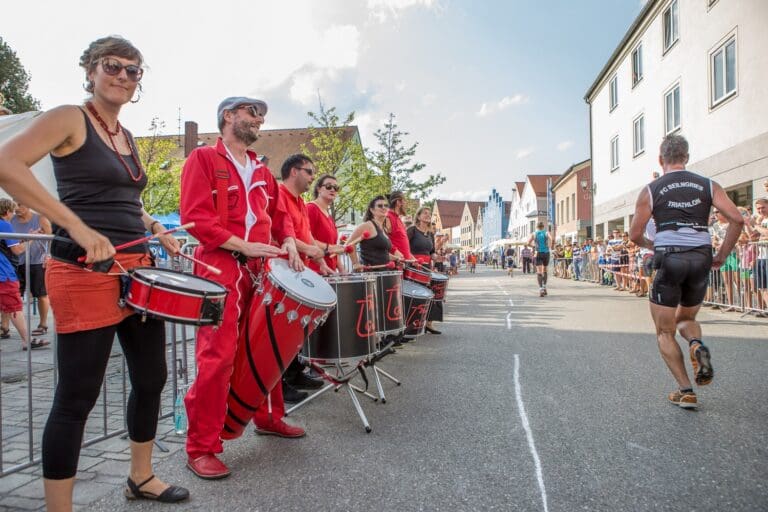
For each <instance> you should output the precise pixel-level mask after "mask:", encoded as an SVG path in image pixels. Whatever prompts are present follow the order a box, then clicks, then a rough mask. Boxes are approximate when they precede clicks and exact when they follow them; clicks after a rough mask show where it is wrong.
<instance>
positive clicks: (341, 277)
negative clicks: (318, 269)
mask: <svg viewBox="0 0 768 512" xmlns="http://www.w3.org/2000/svg"><path fill="white" fill-rule="evenodd" d="M349 278H354V279H349ZM323 279H325V281H326V282H327V283H339V282H341V283H344V282H349V283H375V282H376V276H374V275H373V274H372V273H370V272H367V273H366V272H357V273H352V274H338V275H331V276H323Z"/></svg>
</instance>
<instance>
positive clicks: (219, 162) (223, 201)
mask: <svg viewBox="0 0 768 512" xmlns="http://www.w3.org/2000/svg"><path fill="white" fill-rule="evenodd" d="M214 172H215V174H216V211H217V212H218V214H219V219H221V224H222V225H223V226H225V227H226V225H227V221H228V220H229V212H228V210H227V208H228V204H227V191H228V189H229V170H228V169H227V159H226V158H224V157H223V156H222V155H220V154H219V153H216V170H215V171H214Z"/></svg>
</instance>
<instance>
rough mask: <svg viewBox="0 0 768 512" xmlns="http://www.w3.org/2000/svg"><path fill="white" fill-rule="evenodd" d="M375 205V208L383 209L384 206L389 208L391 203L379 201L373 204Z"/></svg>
mask: <svg viewBox="0 0 768 512" xmlns="http://www.w3.org/2000/svg"><path fill="white" fill-rule="evenodd" d="M373 207H374V208H381V209H382V210H383V209H384V208H389V205H388V204H387V203H379V204H375V205H373Z"/></svg>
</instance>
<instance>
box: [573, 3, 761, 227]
mask: <svg viewBox="0 0 768 512" xmlns="http://www.w3.org/2000/svg"><path fill="white" fill-rule="evenodd" d="M766 92H768V1H766V0H649V1H648V2H647V4H646V5H645V7H644V8H643V9H642V11H641V12H640V14H639V15H638V17H637V19H635V21H634V23H633V24H632V26H631V27H630V28H629V30H628V32H627V33H626V35H625V36H624V39H622V41H621V42H620V43H619V46H618V47H617V48H616V50H615V51H614V53H613V55H612V56H611V58H610V59H609V61H608V63H607V64H606V65H605V67H604V68H603V69H602V71H601V72H600V74H599V75H598V76H597V78H596V79H595V82H594V83H593V84H592V86H591V87H590V89H589V90H588V91H587V94H586V96H585V98H584V99H585V100H586V101H587V103H588V104H589V107H590V128H591V153H592V169H593V173H594V174H593V180H594V219H595V220H594V222H595V225H596V232H595V234H596V235H597V236H605V235H606V233H607V232H608V231H609V230H611V229H614V228H619V229H625V230H626V229H628V227H629V223H630V220H631V215H632V213H633V212H634V204H635V200H636V198H637V194H638V193H639V190H640V188H641V187H642V186H643V185H645V184H646V183H648V182H649V181H650V180H651V179H652V173H653V172H654V171H660V168H659V163H658V148H659V144H660V142H661V140H662V138H663V137H664V136H665V135H666V134H670V133H679V134H681V135H683V136H684V137H686V139H688V142H689V144H690V153H691V159H690V162H689V164H688V168H689V169H690V170H693V171H695V172H699V173H702V174H704V175H705V176H708V177H711V178H713V179H714V180H715V181H717V182H718V183H720V184H721V185H722V186H723V187H724V188H725V189H726V191H728V193H729V196H731V198H732V199H733V200H734V201H735V202H736V203H737V204H739V205H747V204H751V202H752V201H753V199H754V198H757V197H760V196H761V195H763V186H762V182H763V181H764V180H765V179H766V177H768V99H766Z"/></svg>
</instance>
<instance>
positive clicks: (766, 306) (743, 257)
mask: <svg viewBox="0 0 768 512" xmlns="http://www.w3.org/2000/svg"><path fill="white" fill-rule="evenodd" d="M646 257H647V256H646ZM625 261H626V260H625ZM643 263H644V261H643V256H642V255H641V253H640V252H639V251H638V252H637V253H635V254H631V255H630V256H629V261H628V262H626V264H621V263H616V262H610V261H609V262H603V261H602V258H600V257H599V256H598V255H597V254H596V253H588V254H584V255H582V258H581V259H580V260H579V259H576V260H570V259H569V260H566V259H565V258H555V259H553V262H552V266H553V275H554V276H556V277H561V278H565V279H579V280H581V281H588V282H592V283H598V284H602V285H610V286H616V287H617V288H619V289H625V290H627V291H637V292H638V295H644V294H645V293H647V291H648V286H649V284H650V280H651V276H649V275H646V274H645V268H644V265H643ZM704 304H706V305H708V306H712V307H715V308H720V309H722V310H724V311H739V312H741V313H744V314H745V315H746V314H753V315H756V316H768V241H759V242H745V241H742V242H740V243H739V244H738V245H737V246H736V248H735V249H734V250H733V251H732V252H731V254H730V255H729V257H728V259H727V260H726V262H725V264H724V265H723V266H722V267H721V268H720V269H718V270H715V269H713V270H712V271H711V272H710V276H709V285H708V288H707V294H706V296H705V298H704Z"/></svg>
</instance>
